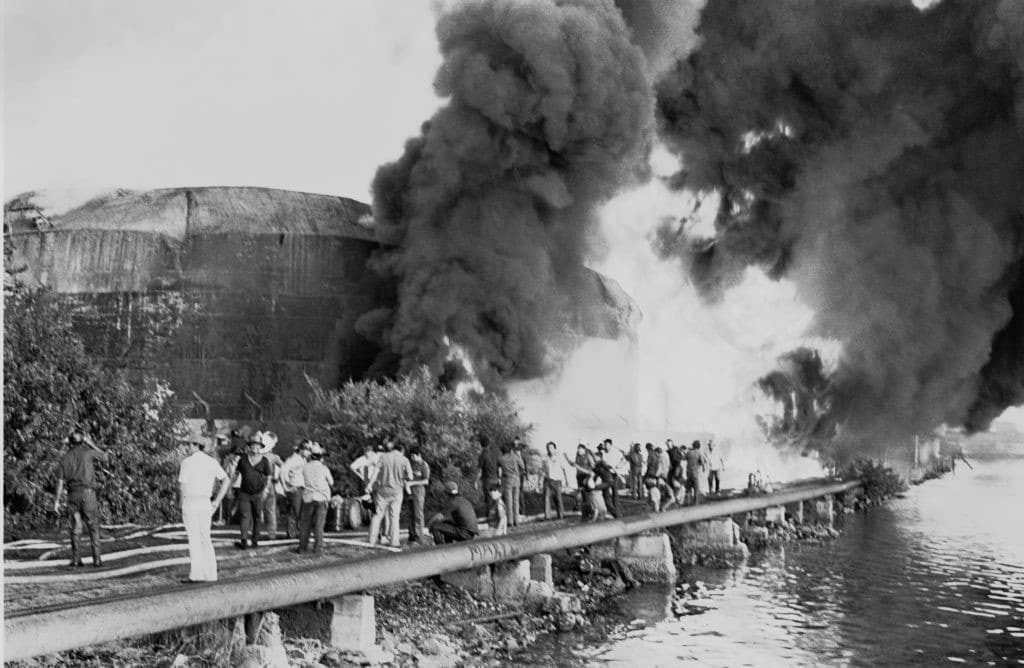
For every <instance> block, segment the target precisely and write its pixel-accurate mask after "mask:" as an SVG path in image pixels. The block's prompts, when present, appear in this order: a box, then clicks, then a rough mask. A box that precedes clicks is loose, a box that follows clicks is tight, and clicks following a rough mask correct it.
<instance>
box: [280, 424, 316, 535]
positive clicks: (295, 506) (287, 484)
mask: <svg viewBox="0 0 1024 668" xmlns="http://www.w3.org/2000/svg"><path fill="white" fill-rule="evenodd" d="M310 443H311V441H310V440H309V439H305V438H304V439H302V440H301V441H299V445H298V447H297V448H295V452H293V453H292V454H291V456H290V457H288V459H286V460H285V461H284V465H282V466H281V484H282V485H283V486H284V495H285V496H284V498H285V499H286V504H287V506H288V525H287V529H286V531H287V535H288V537H289V538H298V537H299V518H300V517H301V513H302V491H303V485H304V481H303V478H302V467H303V466H305V465H306V462H307V461H308V460H309V453H310Z"/></svg>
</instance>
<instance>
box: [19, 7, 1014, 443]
mask: <svg viewBox="0 0 1024 668" xmlns="http://www.w3.org/2000/svg"><path fill="white" fill-rule="evenodd" d="M439 2H441V0H297V1H292V2H280V1H279V0H274V1H269V0H217V1H215V2H209V1H208V0H174V1H173V2H172V1H171V0H152V1H146V2H138V1H137V0H74V1H68V0H0V3H2V7H3V26H4V27H3V31H4V36H3V88H4V90H3V95H2V97H3V105H4V108H3V161H2V170H3V177H2V184H3V191H4V192H3V196H4V200H5V201H6V200H7V199H9V198H10V197H12V196H13V195H16V194H18V193H21V192H24V191H27V190H38V189H49V190H57V191H71V192H74V193H86V194H88V193H95V192H98V191H103V190H109V189H112V188H130V189H145V188H163V187H181V186H212V185H239V186H263V187H273V188H284V189H289V190H300V191H306V192H314V193H325V194H333V195H343V196H347V197H353V198H356V199H360V200H362V201H369V188H370V182H371V180H372V178H373V175H374V172H375V171H376V169H377V167H378V166H379V165H380V164H382V163H385V162H388V161H391V160H394V159H396V158H397V157H398V156H400V155H401V152H402V146H403V144H404V142H405V141H406V139H408V138H409V137H411V136H413V135H415V134H418V131H419V127H420V125H421V123H422V122H423V121H424V120H426V119H427V118H429V117H430V116H431V115H432V113H433V112H434V110H435V109H436V108H437V107H438V105H439V104H441V100H439V99H438V98H437V97H436V96H435V95H434V92H433V87H432V83H433V78H434V73H435V71H436V70H437V67H438V65H439V64H440V56H439V54H438V51H437V42H436V39H435V37H434V32H433V29H434V18H435V12H436V6H438V4H439ZM634 197H635V196H634ZM654 204H657V203H656V202H655V203H654ZM622 205H625V206H627V207H633V209H635V210H644V209H645V208H649V207H650V206H651V205H650V204H645V203H642V202H633V203H630V202H624V203H622ZM612 210H614V206H613V207H612ZM610 236H611V237H612V238H613V241H614V236H615V235H614V234H612V235H610ZM620 241H621V240H620ZM615 243H619V242H618V241H616V242H614V243H613V244H612V252H613V254H612V255H611V256H610V257H605V258H603V260H602V261H601V262H600V264H599V265H598V266H599V268H600V269H602V270H604V271H608V272H614V273H618V274H620V275H619V276H617V278H619V280H620V281H621V282H622V283H623V284H624V285H625V286H626V287H627V289H630V290H631V291H633V294H634V296H636V297H638V301H641V307H642V308H644V310H645V311H646V313H647V314H648V316H650V317H651V318H652V319H651V322H652V323H653V322H654V321H655V319H656V318H654V316H653V308H652V307H651V306H650V305H645V304H644V303H643V301H644V297H646V296H651V295H641V294H639V293H640V292H641V291H643V290H645V288H644V286H650V285H652V284H655V283H656V281H653V280H652V279H651V277H650V274H649V271H648V267H649V266H650V265H651V263H652V261H651V260H650V259H649V258H650V257H651V256H650V253H649V249H643V248H641V246H643V245H644V241H643V239H642V238H637V239H633V240H631V241H629V240H626V241H624V242H622V243H621V244H620V246H619V248H620V249H622V248H625V249H627V250H620V251H618V252H619V255H618V256H615V255H614V253H615V252H616V246H615ZM616 270H617V271H616ZM663 278H664V280H663V281H662V283H663V286H662V287H663V288H664V289H662V290H661V291H660V294H659V295H658V296H657V297H656V298H657V299H658V300H664V298H665V296H666V295H669V294H670V293H672V291H673V283H674V280H673V279H669V278H665V277H663ZM754 283H755V284H756V280H755V281H754ZM755 287H756V286H755ZM755 291H756V290H755ZM649 292H652V295H653V294H654V291H652V290H649ZM769 292H771V289H769V288H766V289H765V292H764V294H768V293H769ZM776 292H779V291H778V290H776ZM758 294H761V293H758ZM780 294H781V297H779V298H780V299H782V300H783V303H784V301H785V299H787V297H786V295H785V290H784V289H783V290H782V292H781V293H780ZM684 297H685V295H684ZM737 299H738V300H739V302H738V303H739V304H741V305H742V303H756V302H757V301H758V298H756V295H755V297H753V298H751V297H750V296H749V295H747V296H746V297H744V296H743V295H739V296H738V297H737ZM744 300H745V302H744ZM765 303H770V304H777V303H780V302H778V301H775V302H773V301H770V300H768V301H765ZM657 308H660V307H657ZM684 308H695V307H693V306H692V305H690V304H689V303H687V304H685V305H684V304H680V305H677V306H676V307H675V310H676V311H679V309H684ZM665 313H666V314H667V313H669V312H668V311H665ZM666 317H667V316H666ZM726 324H728V323H726ZM731 329H732V330H735V329H736V328H735V327H732V328H731ZM722 331H731V330H730V328H729V327H728V326H724V325H721V323H719V325H716V329H715V331H713V332H709V333H708V336H706V337H704V338H705V340H707V341H709V340H711V339H715V338H717V337H719V336H720V335H721V332H722ZM652 345H653V344H652ZM695 354H698V355H699V354H700V351H699V350H698V351H697V352H696V353H695ZM723 391H724V390H723ZM695 402H696V403H695V404H694V405H695V406H700V405H701V404H700V402H699V401H696V398H695ZM1006 417H1007V418H1010V419H1013V420H1014V421H1015V422H1017V423H1018V424H1019V425H1021V426H1022V427H1024V410H1022V409H1016V410H1014V411H1011V412H1008V413H1007V415H1006Z"/></svg>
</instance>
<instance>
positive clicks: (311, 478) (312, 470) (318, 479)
mask: <svg viewBox="0 0 1024 668" xmlns="http://www.w3.org/2000/svg"><path fill="white" fill-rule="evenodd" d="M301 471H302V502H303V503H313V502H315V501H322V502H324V503H326V502H327V501H330V500H331V486H333V485H334V477H333V476H332V475H331V470H330V469H328V468H327V467H326V466H325V465H324V463H323V462H322V461H320V460H318V459H314V460H313V461H310V462H306V463H305V464H303V465H302V469H301Z"/></svg>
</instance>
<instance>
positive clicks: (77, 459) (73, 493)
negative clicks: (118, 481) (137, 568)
mask: <svg viewBox="0 0 1024 668" xmlns="http://www.w3.org/2000/svg"><path fill="white" fill-rule="evenodd" d="M68 442H69V443H70V445H71V449H70V450H68V451H67V453H65V454H64V457H62V458H61V460H60V468H59V469H58V471H59V476H60V477H59V478H57V495H56V498H55V499H54V501H53V512H55V513H59V512H60V495H61V492H63V491H64V486H65V483H66V484H67V488H68V509H67V517H68V529H69V530H70V532H71V564H70V565H71V566H83V565H84V564H82V558H81V556H80V555H81V546H80V545H79V541H80V540H81V537H82V524H83V523H85V527H86V529H88V530H89V544H90V546H91V547H92V565H93V566H102V565H103V559H102V558H101V554H100V507H99V502H98V501H97V499H96V470H95V468H94V466H93V462H94V461H95V460H96V459H101V460H103V461H107V460H108V459H109V455H108V453H107V452H105V451H104V450H101V449H100V448H99V447H98V446H97V445H96V444H95V443H93V442H92V439H91V438H89V437H88V436H87V435H86V434H84V433H82V432H81V431H80V430H78V429H76V430H74V431H73V432H71V435H70V436H68Z"/></svg>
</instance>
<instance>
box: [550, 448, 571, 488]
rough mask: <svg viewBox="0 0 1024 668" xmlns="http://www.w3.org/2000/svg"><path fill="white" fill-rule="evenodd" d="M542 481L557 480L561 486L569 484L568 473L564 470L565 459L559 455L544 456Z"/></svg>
mask: <svg viewBox="0 0 1024 668" xmlns="http://www.w3.org/2000/svg"><path fill="white" fill-rule="evenodd" d="M544 479H545V480H557V481H558V482H561V483H562V484H563V485H568V484H569V472H568V471H566V469H565V458H564V457H562V455H560V454H559V453H557V452H556V453H555V454H554V455H551V456H548V455H544Z"/></svg>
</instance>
